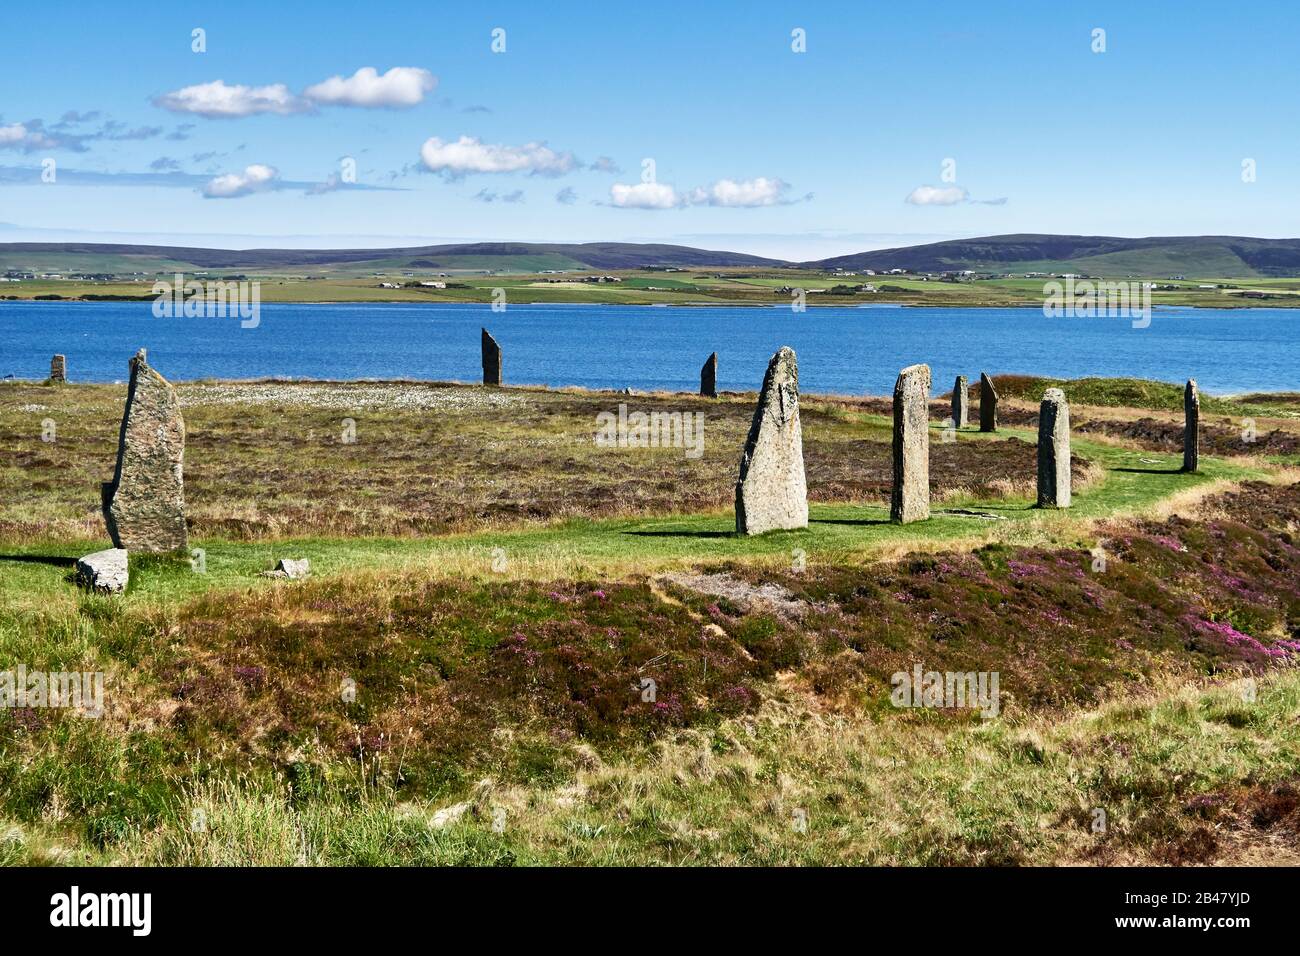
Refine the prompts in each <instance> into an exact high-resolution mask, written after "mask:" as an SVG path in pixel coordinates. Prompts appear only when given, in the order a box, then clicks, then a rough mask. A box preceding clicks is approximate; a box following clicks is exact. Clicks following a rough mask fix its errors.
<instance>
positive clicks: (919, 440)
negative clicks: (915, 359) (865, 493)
mask: <svg viewBox="0 0 1300 956" xmlns="http://www.w3.org/2000/svg"><path fill="white" fill-rule="evenodd" d="M929 517H930V366H928V365H909V366H908V367H907V368H905V369H903V370H902V371H901V372H899V373H898V381H897V382H895V383H894V488H893V491H892V493H891V494H890V502H889V519H890V520H891V521H893V522H895V523H897V524H908V523H910V522H913V521H924V520H925V519H927V518H929Z"/></svg>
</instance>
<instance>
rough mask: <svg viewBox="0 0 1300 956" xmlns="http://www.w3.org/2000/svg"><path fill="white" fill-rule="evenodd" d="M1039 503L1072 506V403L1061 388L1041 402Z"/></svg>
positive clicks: (1042, 505) (1048, 393) (1053, 505)
mask: <svg viewBox="0 0 1300 956" xmlns="http://www.w3.org/2000/svg"><path fill="white" fill-rule="evenodd" d="M1038 507H1040V508H1068V507H1070V404H1069V402H1067V401H1066V400H1065V393H1064V392H1063V391H1061V390H1060V389H1059V388H1049V389H1048V390H1047V391H1046V392H1044V393H1043V401H1042V403H1041V404H1040V405H1039V406H1038Z"/></svg>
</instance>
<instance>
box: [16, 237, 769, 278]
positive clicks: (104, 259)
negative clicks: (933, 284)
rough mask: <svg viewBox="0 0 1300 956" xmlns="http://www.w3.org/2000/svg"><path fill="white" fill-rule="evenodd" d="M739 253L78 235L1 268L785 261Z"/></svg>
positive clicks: (604, 245)
mask: <svg viewBox="0 0 1300 956" xmlns="http://www.w3.org/2000/svg"><path fill="white" fill-rule="evenodd" d="M780 264H781V263H779V262H778V261H777V260H774V259H764V258H762V257H761V256H750V255H745V254H743V253H737V252H716V251H712V250H706V249H694V248H691V247H689V246H673V245H655V244H641V243H630V242H586V243H568V244H565V243H531V242H475V243H457V244H451V245H440V246H410V247H406V248H396V249H239V250H237V249H198V248H186V247H179V246H143V245H121V244H107V243H78V242H10V243H0V271H10V270H19V271H35V272H115V273H119V274H121V273H126V272H135V271H139V272H145V273H154V272H169V271H185V272H190V271H194V270H211V269H221V270H235V271H241V272H262V271H271V272H283V271H285V270H295V269H310V270H312V271H347V272H354V273H356V272H367V271H373V270H381V271H382V270H395V269H396V270H401V269H473V270H497V269H502V270H513V271H520V272H535V271H541V270H543V269H636V268H644V267H645V266H676V267H683V268H690V267H696V266H765V265H780Z"/></svg>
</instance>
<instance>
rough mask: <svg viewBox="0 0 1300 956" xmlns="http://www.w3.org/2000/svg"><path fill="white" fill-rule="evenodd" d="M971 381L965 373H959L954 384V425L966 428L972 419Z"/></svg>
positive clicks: (954, 426)
mask: <svg viewBox="0 0 1300 956" xmlns="http://www.w3.org/2000/svg"><path fill="white" fill-rule="evenodd" d="M969 387H970V385H969V383H968V382H967V381H966V376H965V375H958V376H957V381H956V382H954V383H953V386H952V427H953V428H965V427H966V423H967V422H968V421H969V420H970V393H969Z"/></svg>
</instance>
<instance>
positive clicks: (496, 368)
mask: <svg viewBox="0 0 1300 956" xmlns="http://www.w3.org/2000/svg"><path fill="white" fill-rule="evenodd" d="M483 384H484V385H500V384H501V346H499V345H497V340H496V339H494V338H492V336H491V334H490V333H489V332H488V330H487V329H484V330H483Z"/></svg>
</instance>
